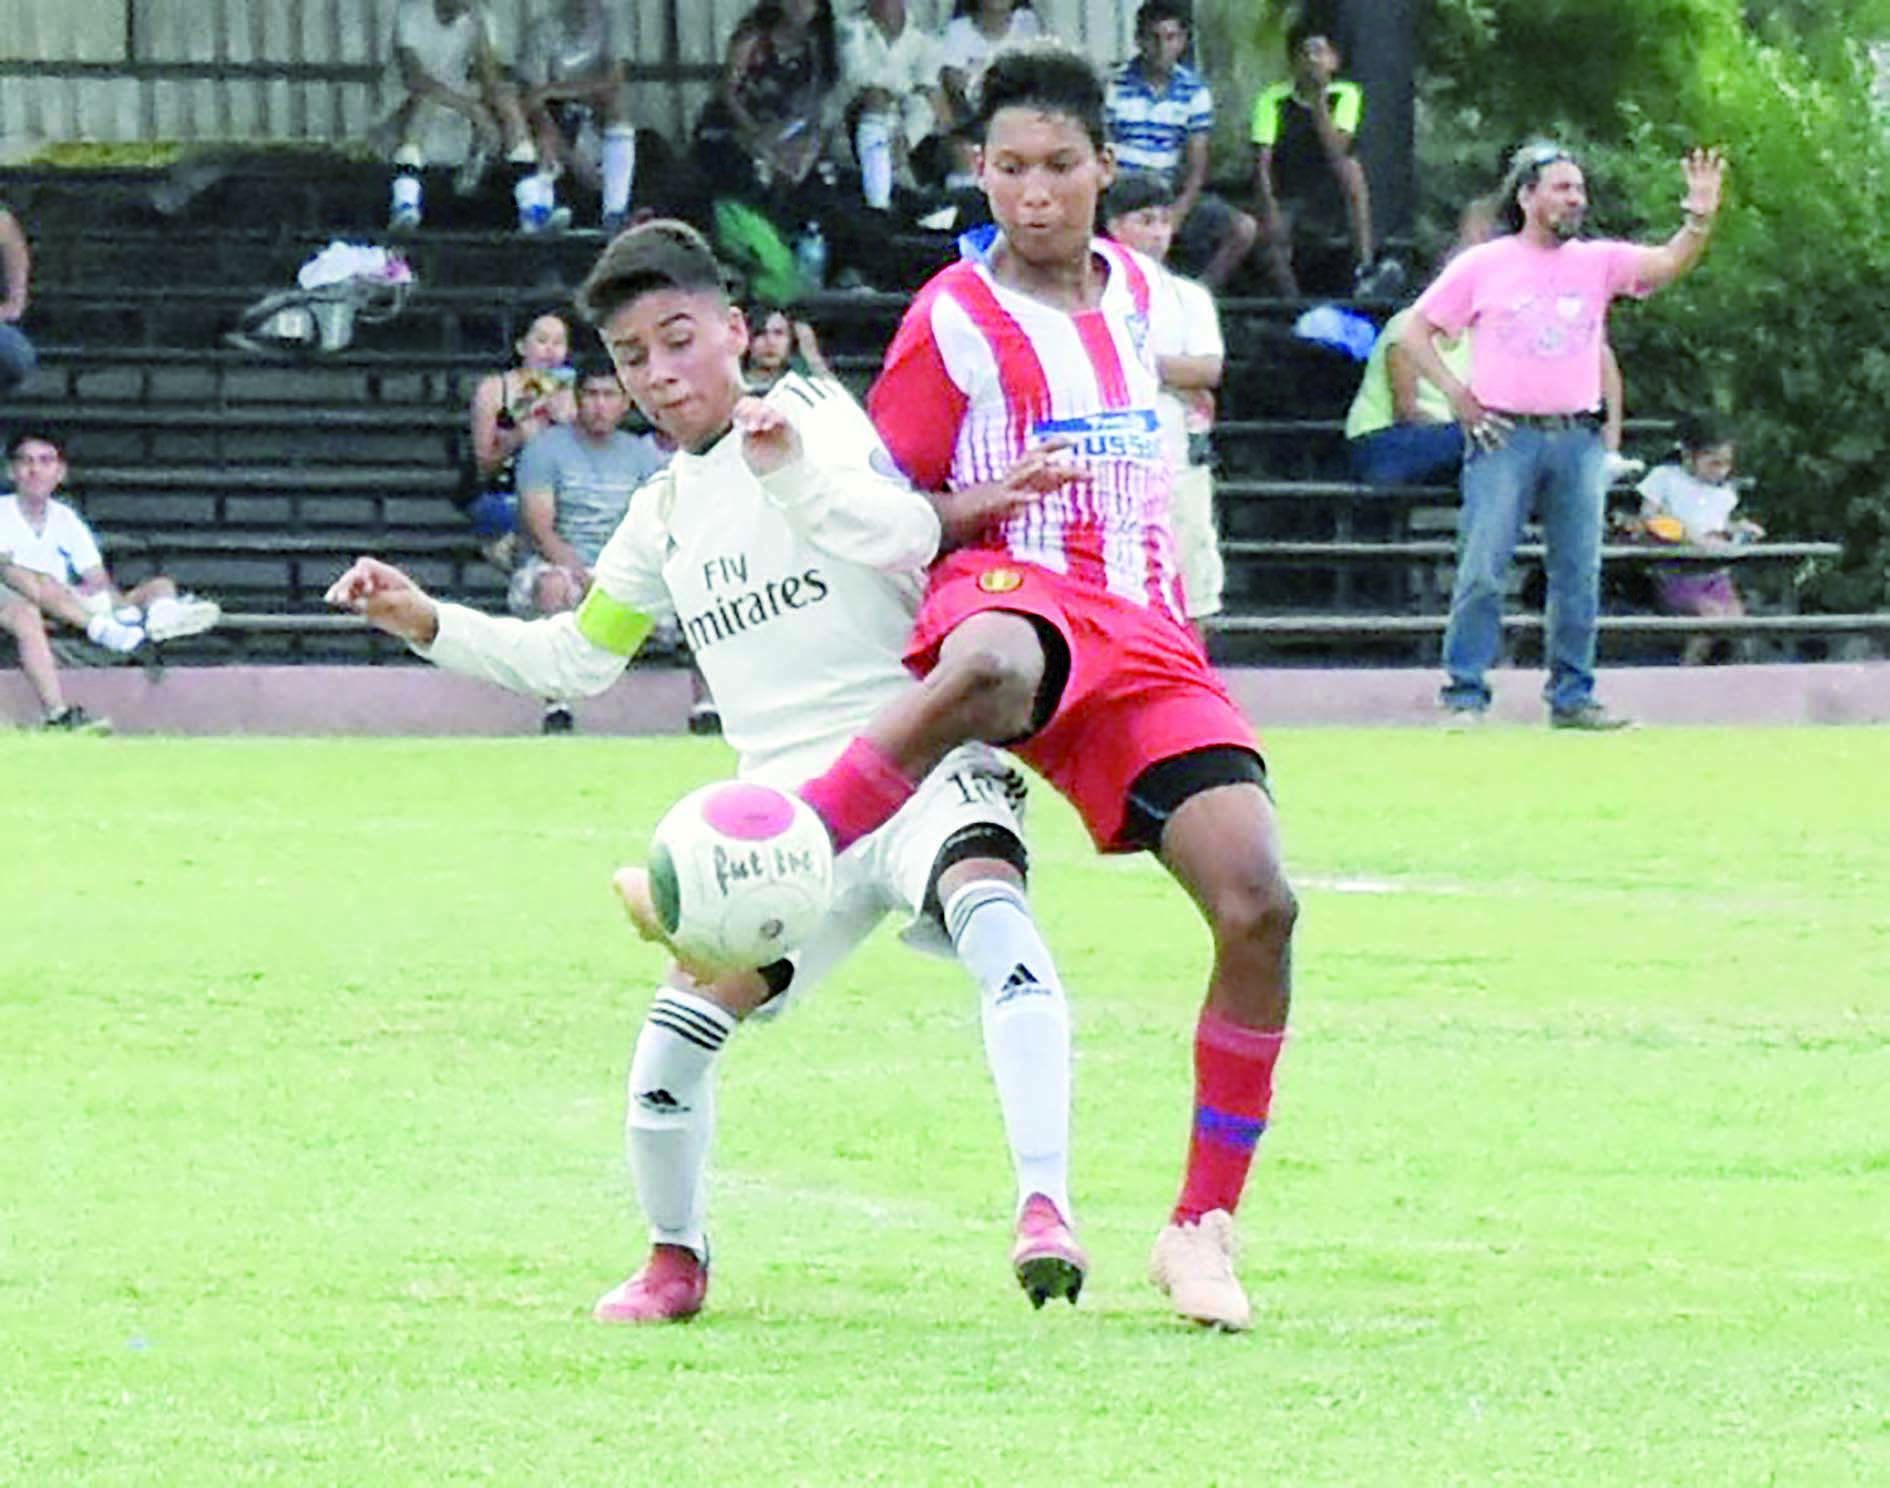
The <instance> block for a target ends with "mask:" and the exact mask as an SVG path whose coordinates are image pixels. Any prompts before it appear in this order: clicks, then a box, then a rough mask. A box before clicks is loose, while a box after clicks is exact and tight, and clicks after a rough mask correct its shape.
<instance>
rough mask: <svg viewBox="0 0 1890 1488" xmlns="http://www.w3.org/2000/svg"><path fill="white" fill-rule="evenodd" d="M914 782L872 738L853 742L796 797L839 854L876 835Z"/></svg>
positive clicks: (909, 793)
mask: <svg viewBox="0 0 1890 1488" xmlns="http://www.w3.org/2000/svg"><path fill="white" fill-rule="evenodd" d="M917 789H918V782H917V781H915V780H909V779H907V777H906V772H905V771H903V770H901V769H900V768H899V766H898V765H896V764H894V763H893V761H892V758H891V757H890V756H889V755H888V754H887V753H886V752H885V750H883V749H881V748H880V747H879V746H878V745H877V744H875V743H874V742H873V741H872V740H871V739H866V738H859V739H855V740H854V741H853V742H852V743H851V744H849V745H847V747H846V752H845V753H844V754H842V755H841V756H840V758H839V759H837V760H835V761H834V762H833V763H832V764H831V765H829V766H828V767H827V773H826V774H824V775H816V776H815V777H814V778H813V779H812V780H810V781H808V782H807V784H805V785H803V786H802V787H801V789H800V797H801V799H802V800H803V801H805V802H806V803H807V804H808V805H809V806H812V807H813V808H814V814H815V815H816V816H818V817H819V818H820V819H821V820H822V821H823V822H825V823H826V824H827V834H828V836H830V837H832V838H833V850H834V851H835V852H836V853H843V852H845V851H846V850H847V849H848V848H849V847H851V846H852V845H853V844H854V843H856V842H858V841H859V840H860V839H861V838H862V837H864V836H866V834H867V833H868V832H877V831H878V830H879V829H880V828H881V827H883V826H885V825H886V823H887V822H889V821H891V820H892V818H893V814H894V813H895V812H897V811H898V810H899V808H900V807H901V806H903V805H905V804H906V802H908V801H910V800H911V799H912V793H913V792H914V791H915V790H917Z"/></svg>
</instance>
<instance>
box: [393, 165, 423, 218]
mask: <svg viewBox="0 0 1890 1488" xmlns="http://www.w3.org/2000/svg"><path fill="white" fill-rule="evenodd" d="M391 192H392V200H393V205H394V210H395V211H400V210H402V209H409V208H410V209H411V210H413V211H415V212H418V211H419V210H420V207H421V200H420V177H419V176H418V175H416V174H414V173H413V172H412V171H403V172H401V173H400V174H399V175H397V176H395V177H394V180H393V185H392V188H391Z"/></svg>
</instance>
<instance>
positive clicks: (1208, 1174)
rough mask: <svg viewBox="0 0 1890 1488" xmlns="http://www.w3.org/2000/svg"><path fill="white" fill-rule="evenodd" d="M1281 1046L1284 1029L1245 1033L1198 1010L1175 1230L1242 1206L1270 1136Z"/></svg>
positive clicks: (1241, 1026) (1240, 1026)
mask: <svg viewBox="0 0 1890 1488" xmlns="http://www.w3.org/2000/svg"><path fill="white" fill-rule="evenodd" d="M1285 1041H1286V1030H1285V1029H1284V1028H1248V1027H1246V1026H1245V1025H1244V1024H1240V1023H1230V1022H1229V1021H1228V1020H1227V1019H1225V1018H1223V1017H1221V1016H1220V1015H1219V1014H1218V1013H1211V1012H1209V1011H1207V1010H1206V1009H1205V1008H1204V1009H1202V1012H1201V1021H1200V1022H1199V1023H1197V1024H1196V1025H1195V1030H1194V1132H1193V1135H1192V1136H1191V1137H1190V1138H1189V1139H1188V1172H1187V1176H1186V1177H1185V1178H1184V1179H1183V1181H1182V1185H1181V1197H1180V1199H1179V1200H1177V1201H1176V1203H1175V1213H1174V1222H1175V1223H1176V1224H1192V1223H1194V1222H1195V1221H1196V1220H1198V1219H1200V1217H1201V1216H1202V1215H1203V1214H1206V1213H1208V1212H1209V1211H1210V1210H1213V1209H1225V1210H1226V1211H1227V1212H1228V1213H1229V1214H1232V1213H1233V1212H1234V1210H1235V1208H1236V1206H1238V1205H1239V1203H1240V1191H1241V1190H1242V1189H1243V1188H1245V1187H1246V1186H1247V1169H1248V1168H1250V1167H1252V1166H1253V1152H1254V1148H1255V1147H1257V1146H1258V1145H1259V1143H1260V1133H1262V1132H1263V1131H1265V1130H1266V1129H1267V1108H1268V1106H1269V1105H1271V1104H1272V1101H1273V1065H1274V1061H1276V1060H1277V1059H1278V1058H1279V1057H1280V1045H1281V1044H1283V1043H1284V1042H1285Z"/></svg>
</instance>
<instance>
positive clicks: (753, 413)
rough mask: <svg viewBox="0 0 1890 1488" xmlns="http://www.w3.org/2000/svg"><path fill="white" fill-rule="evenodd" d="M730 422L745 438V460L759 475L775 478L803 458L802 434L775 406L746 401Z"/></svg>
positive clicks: (758, 399)
mask: <svg viewBox="0 0 1890 1488" xmlns="http://www.w3.org/2000/svg"><path fill="white" fill-rule="evenodd" d="M730 422H731V423H732V424H733V425H734V427H735V430H736V432H737V433H738V434H740V435H741V437H742V458H743V459H744V460H746V461H747V462H748V468H749V469H750V470H752V471H754V473H755V474H756V475H772V474H774V472H775V471H777V470H780V469H782V468H783V467H785V466H788V465H792V464H793V463H794V462H795V461H796V460H798V459H800V458H801V454H802V452H803V451H802V446H801V436H800V431H799V430H797V429H796V428H795V427H794V425H793V423H792V422H791V421H790V420H789V419H788V416H787V415H786V414H784V413H783V412H781V410H780V409H778V408H776V407H775V406H774V405H773V404H771V403H765V402H763V401H762V400H761V399H760V398H743V399H742V400H741V401H740V402H738V403H737V404H736V405H735V411H734V413H733V414H732V415H731V418H730Z"/></svg>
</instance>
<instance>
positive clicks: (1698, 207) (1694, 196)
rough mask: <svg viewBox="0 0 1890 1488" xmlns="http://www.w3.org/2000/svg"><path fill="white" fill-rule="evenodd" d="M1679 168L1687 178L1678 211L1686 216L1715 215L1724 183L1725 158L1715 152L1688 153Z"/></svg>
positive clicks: (1694, 151) (1692, 151)
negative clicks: (1683, 195) (1684, 192)
mask: <svg viewBox="0 0 1890 1488" xmlns="http://www.w3.org/2000/svg"><path fill="white" fill-rule="evenodd" d="M1680 168H1681V170H1682V171H1683V172H1685V174H1686V178H1687V194H1686V196H1685V197H1684V198H1682V200H1681V202H1680V209H1681V210H1682V211H1683V212H1685V213H1686V214H1687V216H1689V217H1712V216H1714V215H1715V214H1716V213H1717V212H1718V211H1719V195H1720V188H1721V187H1722V186H1723V185H1724V184H1725V180H1726V157H1725V156H1724V155H1723V154H1721V153H1720V152H1719V151H1718V150H1689V151H1687V154H1686V158H1685V159H1684V160H1683V161H1681V163H1680Z"/></svg>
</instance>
